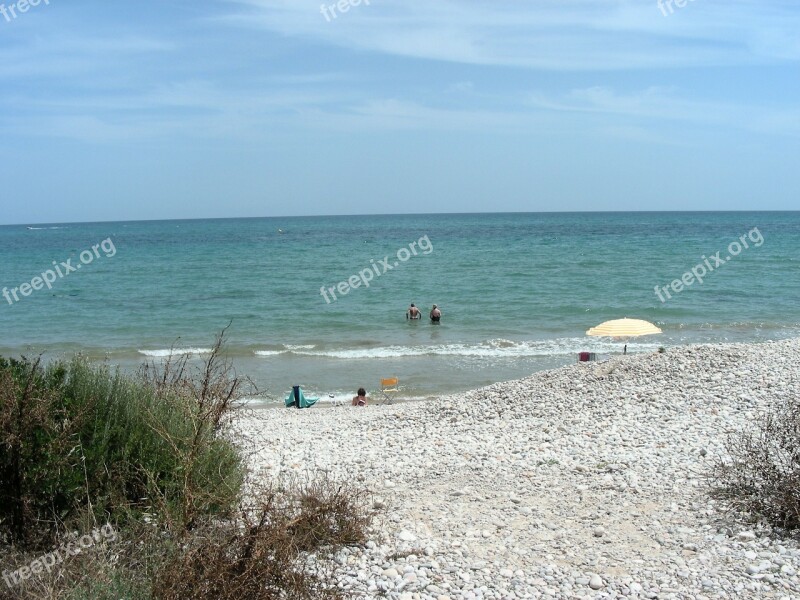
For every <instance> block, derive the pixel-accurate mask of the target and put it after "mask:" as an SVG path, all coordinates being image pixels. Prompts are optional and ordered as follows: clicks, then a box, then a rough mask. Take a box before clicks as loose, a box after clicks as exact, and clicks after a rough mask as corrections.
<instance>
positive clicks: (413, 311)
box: [406, 302, 422, 321]
mask: <svg viewBox="0 0 800 600" xmlns="http://www.w3.org/2000/svg"><path fill="white" fill-rule="evenodd" d="M421 318H422V313H421V312H419V309H418V308H417V307H416V306H414V303H413V302H412V303H411V306H410V307H409V309H408V310H407V311H406V319H411V320H412V321H414V320H416V319H421Z"/></svg>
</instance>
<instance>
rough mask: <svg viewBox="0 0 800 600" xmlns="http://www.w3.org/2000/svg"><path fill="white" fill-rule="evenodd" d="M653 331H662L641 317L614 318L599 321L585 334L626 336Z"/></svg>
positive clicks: (635, 335)
mask: <svg viewBox="0 0 800 600" xmlns="http://www.w3.org/2000/svg"><path fill="white" fill-rule="evenodd" d="M654 333H662V331H661V330H660V329H659V328H658V327H656V326H655V325H653V324H652V323H649V322H648V321H642V320H641V319H615V320H613V321H606V322H605V323H600V325H598V326H597V327H592V328H591V329H590V330H589V331H587V332H586V335H594V336H607V337H615V338H626V337H639V336H640V335H651V334H654Z"/></svg>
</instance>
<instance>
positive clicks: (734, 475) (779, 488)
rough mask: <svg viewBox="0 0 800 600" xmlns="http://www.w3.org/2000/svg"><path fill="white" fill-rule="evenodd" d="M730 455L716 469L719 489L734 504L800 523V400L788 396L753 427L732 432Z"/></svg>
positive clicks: (784, 522) (777, 520)
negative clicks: (787, 398)
mask: <svg viewBox="0 0 800 600" xmlns="http://www.w3.org/2000/svg"><path fill="white" fill-rule="evenodd" d="M726 449H727V451H728V454H729V458H728V459H727V460H718V461H717V462H716V463H715V464H714V466H713V469H712V472H711V474H710V480H711V485H712V490H713V495H714V496H716V497H717V498H719V499H721V500H722V501H723V502H724V503H725V504H726V505H727V506H728V508H729V509H731V510H733V511H735V512H739V513H745V514H749V515H750V516H754V517H761V518H763V519H765V520H766V521H768V522H769V523H770V524H771V525H773V526H777V527H780V528H783V529H787V530H795V529H800V401H798V400H796V399H791V400H787V401H785V402H783V403H780V404H778V405H776V406H774V407H773V408H771V409H770V410H769V411H768V412H767V413H765V414H764V415H763V416H761V417H760V418H759V419H758V420H757V421H756V423H755V425H754V426H753V428H752V429H750V430H747V431H742V432H737V433H733V434H731V435H730V436H729V437H728V440H727V442H726Z"/></svg>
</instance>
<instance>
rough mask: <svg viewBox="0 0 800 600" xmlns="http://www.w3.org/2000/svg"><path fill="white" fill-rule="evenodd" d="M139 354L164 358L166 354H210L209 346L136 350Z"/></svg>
mask: <svg viewBox="0 0 800 600" xmlns="http://www.w3.org/2000/svg"><path fill="white" fill-rule="evenodd" d="M138 352H139V354H143V355H145V356H152V357H154V358H164V357H167V356H184V355H187V354H189V355H196V354H211V348H168V349H166V350H138Z"/></svg>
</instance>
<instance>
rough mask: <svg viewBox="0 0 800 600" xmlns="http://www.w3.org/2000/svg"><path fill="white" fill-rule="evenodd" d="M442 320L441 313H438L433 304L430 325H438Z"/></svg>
mask: <svg viewBox="0 0 800 600" xmlns="http://www.w3.org/2000/svg"><path fill="white" fill-rule="evenodd" d="M441 318H442V311H440V310H439V309H438V308H437V306H436V305H435V304H434V305H433V308H432V309H431V323H438V322H439V321H440V320H441Z"/></svg>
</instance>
